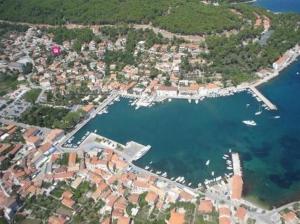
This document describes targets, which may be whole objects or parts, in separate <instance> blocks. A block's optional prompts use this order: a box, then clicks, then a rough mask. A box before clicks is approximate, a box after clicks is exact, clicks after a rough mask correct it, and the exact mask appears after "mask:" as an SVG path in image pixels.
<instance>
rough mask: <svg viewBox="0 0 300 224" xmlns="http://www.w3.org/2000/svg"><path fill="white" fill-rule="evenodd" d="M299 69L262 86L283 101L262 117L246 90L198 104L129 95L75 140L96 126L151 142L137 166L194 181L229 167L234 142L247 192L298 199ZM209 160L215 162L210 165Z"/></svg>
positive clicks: (120, 137) (121, 137)
mask: <svg viewBox="0 0 300 224" xmlns="http://www.w3.org/2000/svg"><path fill="white" fill-rule="evenodd" d="M298 71H300V62H299V61H297V62H296V63H294V64H292V65H291V66H290V67H288V68H287V69H286V70H284V71H283V72H282V74H281V75H280V76H279V77H278V78H276V79H274V80H272V81H271V82H269V83H267V84H265V85H264V86H262V87H260V89H261V91H262V92H263V93H264V94H265V95H266V96H267V97H268V98H269V99H270V100H271V101H272V102H273V103H274V104H276V106H277V107H278V108H279V110H278V111H276V112H271V111H267V110H263V112H262V114H261V115H259V116H255V112H257V111H258V110H260V108H261V105H260V103H258V102H257V101H256V99H255V98H253V97H252V96H251V95H250V94H248V93H247V92H243V93H240V94H236V95H234V96H230V97H222V98H215V99H206V100H204V101H202V102H200V103H199V104H195V102H192V103H191V104H189V103H188V102H187V101H186V100H173V101H172V102H167V103H163V104H157V105H156V106H153V107H151V108H140V109H139V110H135V109H134V108H133V107H132V106H130V105H129V102H128V100H125V99H124V100H121V101H120V102H118V103H115V104H114V105H112V106H110V108H109V113H108V114H103V115H101V116H96V117H95V118H94V119H93V120H92V121H90V122H89V123H88V124H87V125H86V126H85V127H83V128H82V129H81V130H80V131H79V132H78V133H77V134H76V135H75V137H76V139H75V140H74V142H77V141H78V139H80V138H81V136H82V135H84V134H85V133H86V132H87V131H93V130H95V129H97V130H98V133H100V134H102V135H104V136H106V137H109V138H112V139H114V140H116V141H119V142H121V143H126V142H127V141H130V140H134V141H137V142H140V143H142V144H145V145H147V144H150V145H151V146H152V149H151V150H150V151H149V152H148V153H147V154H146V155H144V156H143V157H142V158H141V159H140V160H138V161H137V162H136V164H137V165H139V166H141V167H144V166H146V165H148V166H150V167H151V169H153V170H155V171H157V170H161V171H166V172H167V173H168V177H177V176H184V177H185V178H186V179H187V181H188V182H192V183H193V185H194V186H196V185H197V183H199V182H203V181H204V180H205V179H206V178H211V172H212V171H214V172H215V176H219V175H224V172H226V173H229V172H228V170H226V164H225V161H224V160H223V159H222V156H223V155H224V153H228V150H229V148H232V150H233V151H237V152H240V154H241V157H242V161H243V170H244V175H245V183H246V186H245V194H246V195H252V196H253V195H255V196H256V197H258V198H259V199H260V200H261V201H265V202H267V203H269V204H272V205H277V204H281V203H283V202H286V201H292V200H294V199H295V197H296V194H297V193H298V197H299V192H300V190H299V189H300V135H299V133H300V103H299V99H300V75H297V74H296V73H297V72H298ZM246 104H250V106H249V107H247V106H246ZM275 116H280V118H279V119H275V118H274V117H275ZM243 120H255V121H256V123H257V126H254V127H248V126H246V125H245V124H243V123H242V121H243ZM208 159H209V160H210V165H209V166H206V165H205V162H206V161H207V160H208ZM150 161H152V162H153V163H152V164H151V165H149V163H150Z"/></svg>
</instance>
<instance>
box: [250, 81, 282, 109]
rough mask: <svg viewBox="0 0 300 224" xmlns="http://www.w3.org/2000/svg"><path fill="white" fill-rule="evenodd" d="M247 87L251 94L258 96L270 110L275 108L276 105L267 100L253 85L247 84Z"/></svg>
mask: <svg viewBox="0 0 300 224" xmlns="http://www.w3.org/2000/svg"><path fill="white" fill-rule="evenodd" d="M249 89H250V90H251V91H252V92H253V94H254V95H255V96H256V97H258V98H259V99H260V100H261V101H262V102H263V103H264V104H266V105H267V107H268V108H269V109H270V110H277V107H276V106H275V105H274V104H273V103H272V102H271V101H270V100H268V99H267V98H266V97H265V96H264V95H263V94H262V93H261V92H259V90H258V89H256V88H255V86H249Z"/></svg>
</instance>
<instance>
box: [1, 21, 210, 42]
mask: <svg viewBox="0 0 300 224" xmlns="http://www.w3.org/2000/svg"><path fill="white" fill-rule="evenodd" d="M0 22H2V23H8V24H19V25H27V26H30V27H39V28H57V27H60V26H61V25H59V26H55V25H49V24H33V23H24V22H11V21H6V20H0ZM129 25H130V26H132V27H133V28H134V29H150V30H153V32H154V33H161V35H162V36H163V37H164V38H168V39H172V38H174V37H176V38H178V39H184V40H185V41H188V42H194V43H200V42H203V41H204V40H205V36H202V35H182V34H176V33H171V32H169V31H167V30H164V29H160V28H158V27H154V26H153V25H151V24H129ZM62 26H64V27H66V28H68V29H74V28H98V29H101V28H102V27H108V26H115V25H114V24H103V25H81V24H64V25H62Z"/></svg>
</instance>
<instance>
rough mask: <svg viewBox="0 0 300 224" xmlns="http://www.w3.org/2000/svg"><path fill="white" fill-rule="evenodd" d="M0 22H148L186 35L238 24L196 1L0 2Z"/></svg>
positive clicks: (220, 10)
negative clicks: (1, 20)
mask: <svg viewBox="0 0 300 224" xmlns="http://www.w3.org/2000/svg"><path fill="white" fill-rule="evenodd" d="M0 19H3V20H10V21H22V22H30V23H47V24H53V25H60V24H66V23H80V24H116V23H140V24H149V23H152V24H155V25H157V26H159V27H162V28H165V29H167V30H170V31H173V32H179V33H186V34H203V33H211V32H214V31H216V32H219V31H220V32H221V31H223V30H228V29H232V28H236V29H237V28H240V27H241V24H242V20H241V19H240V18H239V17H238V16H237V15H235V14H234V13H232V12H231V11H230V9H229V8H227V7H226V6H225V5H224V6H223V5H222V6H218V7H216V6H213V5H205V4H203V3H201V2H199V1H197V0H142V1H141V0H110V1H107V0H64V1H60V0H0Z"/></svg>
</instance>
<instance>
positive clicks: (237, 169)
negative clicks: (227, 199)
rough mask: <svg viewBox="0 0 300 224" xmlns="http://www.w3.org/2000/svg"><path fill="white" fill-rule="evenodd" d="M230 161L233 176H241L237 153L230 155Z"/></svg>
mask: <svg viewBox="0 0 300 224" xmlns="http://www.w3.org/2000/svg"><path fill="white" fill-rule="evenodd" d="M231 159H232V167H233V174H234V175H238V176H242V167H241V161H240V156H239V154H238V153H232V154H231Z"/></svg>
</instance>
